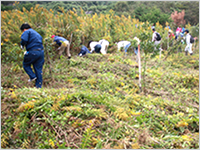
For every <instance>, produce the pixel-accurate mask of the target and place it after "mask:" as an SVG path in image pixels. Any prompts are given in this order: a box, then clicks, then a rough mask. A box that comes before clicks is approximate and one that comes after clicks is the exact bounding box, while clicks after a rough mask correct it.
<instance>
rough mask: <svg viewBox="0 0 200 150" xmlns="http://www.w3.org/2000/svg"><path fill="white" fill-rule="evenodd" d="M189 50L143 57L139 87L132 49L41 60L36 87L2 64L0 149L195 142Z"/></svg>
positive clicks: (193, 64) (195, 81)
mask: <svg viewBox="0 0 200 150" xmlns="http://www.w3.org/2000/svg"><path fill="white" fill-rule="evenodd" d="M197 52H198V51H197V50H196V51H195V53H196V54H195V55H193V56H188V57H186V56H185V55H184V53H179V54H173V55H171V56H169V57H168V58H167V59H166V60H165V61H164V60H163V58H164V56H165V55H166V52H164V53H163V54H162V61H159V58H158V57H155V58H154V59H152V58H149V57H148V58H147V62H148V63H147V70H146V73H145V75H146V77H145V79H146V88H145V91H143V92H142V93H140V92H139V87H138V68H137V63H136V62H135V58H136V57H135V56H133V55H132V54H131V53H132V52H129V54H128V56H126V57H125V56H124V54H123V53H121V52H119V53H115V54H114V53H113V54H109V55H106V56H102V55H100V54H92V55H87V56H85V57H77V56H74V57H72V59H71V60H67V59H66V58H65V57H62V58H61V59H60V60H55V61H54V62H53V63H51V67H52V68H53V71H52V74H51V75H50V67H49V65H48V64H47V63H46V64H45V66H44V86H43V88H42V89H35V88H33V83H32V84H29V85H28V84H27V79H28V76H27V75H26V74H25V72H24V70H23V69H22V67H21V66H20V67H18V68H16V64H15V63H9V64H7V65H2V66H1V74H2V79H1V85H2V88H1V106H2V110H1V112H2V117H1V122H2V127H1V145H2V148H40V149H42V148H76V149H77V148H78V149H79V148H81V149H84V148H98V149H103V148H111V149H112V148H118V149H125V148H132V149H134V148H137V149H143V148H144V149H151V148H154V149H155V148H164V149H179V148H188V149H190V148H198V147H199V144H198V141H199V116H198V111H199V97H198V96H199V89H198V88H199V86H198V85H199V70H198V68H199V66H198V64H199V60H198V59H199V54H198V53H197ZM143 57H144V56H142V60H143V61H144V59H143ZM145 57H146V56H145ZM143 61H142V63H144V62H143ZM143 71H144V70H143Z"/></svg>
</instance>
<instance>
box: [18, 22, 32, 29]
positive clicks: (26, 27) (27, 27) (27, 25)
mask: <svg viewBox="0 0 200 150" xmlns="http://www.w3.org/2000/svg"><path fill="white" fill-rule="evenodd" d="M30 28H31V26H30V25H29V24H28V23H23V24H22V25H21V27H20V30H21V31H26V30H28V29H30Z"/></svg>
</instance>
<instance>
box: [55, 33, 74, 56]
mask: <svg viewBox="0 0 200 150" xmlns="http://www.w3.org/2000/svg"><path fill="white" fill-rule="evenodd" d="M51 38H53V42H56V44H58V45H59V46H60V47H59V48H58V49H57V51H58V55H59V58H60V56H61V55H62V53H63V52H64V51H65V53H66V54H67V56H68V59H70V58H71V54H70V43H69V41H68V40H66V39H65V38H63V37H60V36H55V35H52V36H51Z"/></svg>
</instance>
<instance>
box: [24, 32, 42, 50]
mask: <svg viewBox="0 0 200 150" xmlns="http://www.w3.org/2000/svg"><path fill="white" fill-rule="evenodd" d="M20 43H21V45H22V46H26V50H27V51H31V50H34V49H39V48H40V49H43V43H42V36H41V35H40V34H39V33H37V32H36V31H35V30H33V29H31V28H30V29H28V30H26V31H24V32H23V34H22V35H21V42H20Z"/></svg>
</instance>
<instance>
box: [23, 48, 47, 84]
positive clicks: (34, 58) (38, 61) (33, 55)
mask: <svg viewBox="0 0 200 150" xmlns="http://www.w3.org/2000/svg"><path fill="white" fill-rule="evenodd" d="M31 65H33V68H34V71H35V73H34V72H33V70H32V68H31ZM43 65H44V50H39V51H28V52H27V53H26V54H25V55H24V60H23V68H24V70H25V71H26V73H27V74H28V75H29V77H30V79H34V78H35V77H37V79H36V83H35V86H36V88H41V87H42V68H43Z"/></svg>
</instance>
